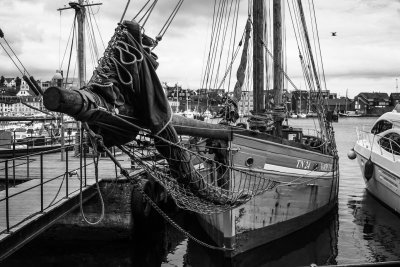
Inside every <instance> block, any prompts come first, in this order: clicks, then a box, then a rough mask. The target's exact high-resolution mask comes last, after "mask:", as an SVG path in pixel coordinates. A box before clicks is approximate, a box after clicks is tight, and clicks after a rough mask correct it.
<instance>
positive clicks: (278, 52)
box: [273, 0, 283, 107]
mask: <svg viewBox="0 0 400 267" xmlns="http://www.w3.org/2000/svg"><path fill="white" fill-rule="evenodd" d="M273 15H274V19H273V25H274V38H273V40H274V105H275V107H279V106H281V105H282V91H283V88H282V87H283V73H282V69H283V67H282V66H283V60H282V58H283V57H282V3H281V0H274V1H273Z"/></svg>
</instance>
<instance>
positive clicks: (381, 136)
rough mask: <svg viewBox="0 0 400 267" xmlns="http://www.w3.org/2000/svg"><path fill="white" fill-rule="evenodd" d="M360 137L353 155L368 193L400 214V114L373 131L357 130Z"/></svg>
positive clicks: (389, 116) (385, 118)
mask: <svg viewBox="0 0 400 267" xmlns="http://www.w3.org/2000/svg"><path fill="white" fill-rule="evenodd" d="M399 108H400V106H399ZM357 136H358V140H357V142H356V144H355V146H354V151H355V155H353V156H356V157H357V161H358V163H359V165H360V168H361V172H362V174H363V178H364V181H365V184H366V187H367V190H368V192H370V193H371V194H372V195H374V196H375V197H376V198H378V199H379V200H380V201H382V202H383V203H385V204H386V205H387V206H389V207H390V208H391V209H393V210H394V211H396V212H397V213H399V214H400V191H399V187H400V164H399V162H400V113H398V112H395V111H394V112H387V113H385V114H383V115H382V116H381V117H380V118H379V119H378V120H377V121H376V122H375V123H374V125H373V127H372V129H371V130H370V131H365V130H358V129H357ZM349 158H351V156H350V154H349Z"/></svg>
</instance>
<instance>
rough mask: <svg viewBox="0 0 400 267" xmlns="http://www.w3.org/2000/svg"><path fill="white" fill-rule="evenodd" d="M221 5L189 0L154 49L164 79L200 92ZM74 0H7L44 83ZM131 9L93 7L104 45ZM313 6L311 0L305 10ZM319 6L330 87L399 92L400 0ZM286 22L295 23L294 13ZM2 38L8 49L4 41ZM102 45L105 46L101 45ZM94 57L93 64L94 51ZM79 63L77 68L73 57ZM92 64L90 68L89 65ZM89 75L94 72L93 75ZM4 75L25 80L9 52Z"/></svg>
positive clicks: (153, 31) (152, 29) (165, 12)
mask: <svg viewBox="0 0 400 267" xmlns="http://www.w3.org/2000/svg"><path fill="white" fill-rule="evenodd" d="M146 1H147V0H134V1H131V5H130V7H129V9H128V10H127V13H126V17H125V18H126V19H132V18H133V17H134V16H135V14H136V13H137V12H138V10H139V9H140V8H141V6H142V5H143V4H144V3H145V2H146ZM214 2H215V1H214V0H202V1H198V0H186V1H184V3H183V5H182V7H181V9H180V11H179V13H178V14H177V15H176V17H175V19H174V21H173V22H172V24H171V26H170V28H169V29H168V31H167V33H166V35H165V36H164V38H163V40H162V41H161V43H160V45H159V46H158V47H157V48H156V49H155V52H156V53H157V54H158V56H159V61H160V67H159V69H158V70H157V72H158V75H159V76H160V79H161V80H162V81H167V82H170V83H176V82H178V83H180V84H182V85H183V86H190V87H191V88H193V89H195V88H196V87H198V86H199V81H200V79H201V77H200V76H201V72H202V66H203V61H204V51H205V47H206V45H207V43H208V40H209V39H208V38H209V36H208V35H210V34H209V32H210V29H209V28H210V23H211V19H212V14H213V5H214ZM216 2H217V3H219V1H216ZM228 2H229V1H228ZM231 2H234V1H231ZM67 3H68V1H65V0H38V1H30V0H2V1H1V9H0V27H1V28H2V29H3V31H4V32H5V34H6V39H7V41H8V42H9V43H10V45H11V46H12V48H13V49H14V51H15V52H16V53H17V54H18V57H19V58H20V59H21V61H22V62H23V63H24V65H25V66H26V67H27V68H28V70H29V71H30V73H31V74H33V75H35V76H36V77H38V78H42V79H44V80H46V79H50V78H51V77H52V76H53V74H54V72H55V70H56V69H58V68H59V61H60V60H61V59H60V58H62V55H63V53H64V51H67V53H68V51H69V47H67V39H68V35H69V32H70V29H71V25H72V19H73V16H74V11H73V10H65V11H63V12H62V13H61V16H60V13H59V12H57V11H56V10H57V8H60V7H63V6H64V5H66V6H68V4H67ZM176 3H178V0H164V1H158V4H157V6H156V7H155V8H154V11H153V13H152V16H151V17H150V19H149V21H148V22H147V24H146V34H148V35H149V36H151V37H155V36H156V35H157V34H158V33H159V31H160V29H161V28H162V26H163V25H164V23H165V22H166V20H167V19H168V16H169V15H170V13H171V12H172V10H173V8H174V7H175V5H176ZM125 4H126V0H113V1H111V0H109V1H103V5H102V6H100V7H93V8H92V11H93V12H94V13H96V22H97V24H98V26H99V28H100V31H101V32H102V38H103V40H104V41H105V42H108V40H109V39H110V37H111V35H112V34H113V32H114V29H115V27H116V25H117V23H118V22H119V19H120V17H121V15H122V12H123V10H124V8H125ZM240 5H241V12H242V13H241V14H240V18H241V19H243V21H244V19H245V18H246V16H247V15H246V13H247V6H246V5H247V1H241V4H240ZM307 6H308V5H307V4H306V3H304V7H305V8H306V7H307ZM315 8H316V12H317V20H318V29H319V35H320V38H321V47H322V55H323V59H324V66H325V73H326V75H327V79H328V88H330V89H331V90H333V91H335V90H343V88H349V89H354V90H352V91H357V90H368V84H370V85H371V90H372V89H374V90H376V89H378V88H384V89H385V88H386V89H385V90H390V89H393V86H392V85H393V81H394V77H399V76H400V73H399V72H400V70H399V65H400V51H399V49H398V47H399V45H400V40H399V36H400V20H399V19H398V17H399V14H400V1H399V0H396V1H395V0H337V1H315ZM92 11H90V12H92ZM287 14H288V13H287ZM89 15H90V14H88V16H89ZM286 18H287V19H289V15H287V16H286ZM242 25H244V23H242V21H240V22H239V26H238V27H239V28H240V29H241V28H242ZM286 30H287V32H289V31H291V26H287V27H286ZM95 31H97V27H96V26H95ZM333 31H336V32H337V36H336V37H332V36H331V32H333ZM291 38H293V36H292V37H290V36H288V39H287V48H288V51H287V59H288V64H287V65H288V74H289V76H290V77H293V79H295V80H296V82H297V83H298V84H301V82H300V80H297V79H298V77H300V76H301V68H300V65H299V64H298V53H297V48H296V42H295V40H294V39H291ZM98 39H99V38H98ZM0 41H1V42H2V44H4V42H3V40H0ZM101 47H102V46H101V45H100V46H99V48H101ZM270 48H271V47H270ZM100 50H101V49H100ZM74 53H75V51H74ZM87 57H88V61H89V59H90V54H89V52H87ZM66 62H67V59H65V60H64V66H63V69H66V64H65V63H66ZM72 66H75V57H74V55H73V58H72ZM88 66H89V67H90V66H91V64H89V63H88ZM71 68H72V69H73V68H74V67H71ZM90 71H91V70H90V68H88V72H89V73H90ZM0 74H4V75H5V76H16V75H19V73H18V71H17V69H16V68H15V67H14V66H13V64H12V62H11V60H10V59H9V58H8V57H7V56H6V55H5V53H4V51H3V50H2V48H0ZM71 75H72V74H71Z"/></svg>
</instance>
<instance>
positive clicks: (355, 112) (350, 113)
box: [338, 111, 362, 117]
mask: <svg viewBox="0 0 400 267" xmlns="http://www.w3.org/2000/svg"><path fill="white" fill-rule="evenodd" d="M338 114H339V116H340V117H361V115H362V114H359V113H357V111H347V112H345V113H340V112H339V113H338Z"/></svg>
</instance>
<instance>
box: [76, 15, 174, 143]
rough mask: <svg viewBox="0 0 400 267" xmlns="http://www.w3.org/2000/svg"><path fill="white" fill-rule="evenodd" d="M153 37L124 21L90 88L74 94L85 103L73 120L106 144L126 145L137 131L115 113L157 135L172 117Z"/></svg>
mask: <svg viewBox="0 0 400 267" xmlns="http://www.w3.org/2000/svg"><path fill="white" fill-rule="evenodd" d="M152 45H153V44H152V40H151V39H149V38H148V37H146V36H145V35H142V34H141V31H140V26H139V24H137V23H136V22H134V21H124V22H123V23H122V25H119V26H118V27H117V29H116V31H115V34H114V36H113V37H112V39H111V41H110V43H109V46H108V48H107V49H106V51H105V53H104V57H103V58H102V59H101V60H100V63H99V66H98V67H97V68H96V70H95V72H94V76H93V77H92V79H91V81H90V82H89V84H88V86H86V87H84V88H82V89H83V90H79V91H78V92H79V93H80V94H81V95H82V97H83V99H84V106H83V107H82V109H81V111H80V112H79V113H78V114H73V116H74V117H75V119H77V120H80V121H85V122H87V123H88V124H89V125H90V127H91V128H92V129H93V130H94V131H95V132H97V133H99V134H101V135H102V136H103V139H104V143H105V144H106V146H112V145H121V144H125V143H127V142H129V141H131V140H132V139H134V138H135V136H136V134H137V131H136V132H135V131H133V129H132V128H131V127H128V126H127V125H124V123H123V121H121V120H119V119H118V117H121V116H122V117H123V118H124V119H125V120H129V121H130V122H133V123H136V124H137V125H139V126H140V127H143V128H147V129H150V130H151V131H152V132H153V133H158V132H159V131H160V130H162V129H163V128H165V127H166V125H167V124H168V123H169V121H170V120H171V116H172V113H171V108H170V106H169V103H168V100H167V98H166V96H165V93H164V91H163V88H162V85H161V82H160V80H159V79H158V76H157V74H156V71H155V70H156V68H157V66H158V63H157V62H156V59H157V57H156V56H155V55H154V54H153V53H151V51H150V48H151V46H152Z"/></svg>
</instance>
